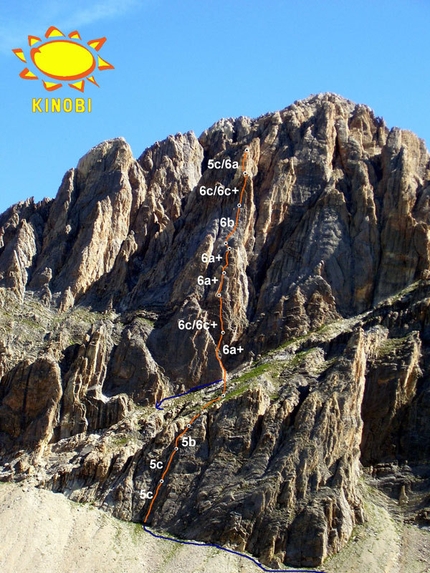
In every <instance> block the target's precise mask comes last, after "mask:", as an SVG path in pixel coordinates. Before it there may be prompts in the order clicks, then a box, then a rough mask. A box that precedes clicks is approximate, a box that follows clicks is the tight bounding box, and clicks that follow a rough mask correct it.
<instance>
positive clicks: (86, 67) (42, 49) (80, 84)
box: [12, 26, 114, 92]
mask: <svg viewBox="0 0 430 573" xmlns="http://www.w3.org/2000/svg"><path fill="white" fill-rule="evenodd" d="M45 38H47V40H42V39H41V38H38V37H37V36H28V45H29V46H30V48H31V49H30V58H31V61H32V62H33V65H34V67H35V68H36V69H37V70H39V72H41V73H42V74H43V77H41V78H39V75H36V73H34V72H33V71H31V70H29V69H28V68H24V69H23V70H22V72H21V73H20V74H19V76H20V77H21V78H22V79H24V80H37V79H41V80H42V83H43V85H44V87H45V89H46V90H48V91H54V90H58V89H59V88H61V87H63V83H64V82H66V83H68V85H69V86H70V87H71V88H74V89H76V90H79V91H80V92H83V91H84V87H85V80H87V81H89V82H91V83H93V84H94V85H96V86H97V87H98V86H99V84H98V83H97V82H96V80H95V78H94V75H93V73H94V70H96V69H97V70H100V71H103V70H113V69H114V67H113V66H112V64H110V63H109V62H106V61H105V60H103V59H102V58H101V57H100V56H99V55H98V53H97V52H98V51H99V50H100V48H101V47H102V46H103V44H104V43H105V42H106V38H98V39H96V40H90V41H89V42H87V43H86V45H85V44H84V43H83V42H82V39H81V36H80V34H79V32H78V31H77V30H75V31H74V32H70V34H69V35H68V36H67V37H66V36H65V35H64V34H63V32H61V31H60V30H59V29H58V28H55V26H51V27H50V28H48V30H47V31H46V33H45ZM87 46H89V47H87ZM12 52H13V53H14V54H15V55H16V56H17V57H18V58H19V59H20V60H21V61H22V62H24V63H27V59H26V57H25V54H24V51H23V50H22V49H21V48H16V49H14V50H12Z"/></svg>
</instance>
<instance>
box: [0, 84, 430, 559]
mask: <svg viewBox="0 0 430 573" xmlns="http://www.w3.org/2000/svg"><path fill="white" fill-rule="evenodd" d="M245 149H248V150H249V151H247V153H246V156H245V157H244V150H245ZM226 158H228V159H229V163H228V165H230V166H231V164H232V163H234V162H237V165H238V167H237V168H236V167H234V168H231V167H228V166H227V167H226V166H225V163H224V167H222V165H223V160H225V159H226ZM214 162H215V163H216V164H219V165H220V166H221V167H220V168H219V169H218V168H214V167H213V163H214ZM218 162H219V163H218ZM242 162H243V164H242ZM211 165H212V167H211ZM428 168H429V156H428V153H427V151H426V149H425V146H424V143H423V142H422V141H420V140H419V139H418V138H416V137H415V136H414V135H413V134H411V133H409V132H405V131H401V130H399V129H397V128H395V129H393V130H388V129H387V127H386V126H385V124H384V122H383V121H382V120H381V119H379V118H375V117H374V115H373V113H372V111H371V110H370V109H369V108H367V107H366V106H362V105H355V104H353V103H352V102H349V101H347V100H344V99H342V98H340V97H339V96H336V95H334V94H324V95H320V96H315V97H312V98H308V99H307V100H304V101H302V102H296V103H295V104H293V105H292V106H290V107H289V108H286V109H285V110H282V111H280V112H277V113H273V114H267V115H265V116H262V117H260V118H257V119H255V120H250V119H248V118H238V119H236V120H232V119H223V120H221V121H220V122H217V123H216V124H215V125H214V126H212V127H211V128H210V129H208V130H207V131H205V132H204V133H203V134H202V135H201V136H200V138H197V137H196V136H195V135H194V134H192V133H187V134H184V135H182V134H179V135H176V136H174V137H169V138H168V139H167V140H165V141H163V142H159V143H156V144H155V145H154V146H152V147H151V148H149V149H147V150H146V151H145V152H144V153H143V154H142V155H141V157H140V158H139V159H138V160H135V159H134V158H133V157H132V154H131V150H130V148H129V146H128V145H127V143H126V142H125V141H124V140H123V139H121V138H119V139H115V140H111V141H108V142H104V143H102V144H100V145H98V146H97V147H95V148H94V149H92V150H91V151H90V152H89V153H88V154H87V155H85V156H84V157H83V158H82V159H81V160H80V161H79V163H78V166H77V167H76V168H75V169H71V170H70V171H69V172H68V173H66V175H65V177H64V179H63V182H62V184H61V186H60V189H59V191H58V195H57V198H56V199H55V200H45V201H42V202H41V203H38V204H34V202H33V201H32V200H29V201H27V202H24V203H20V204H18V205H16V206H14V207H11V208H10V209H9V210H8V211H6V213H4V214H3V215H2V216H0V236H1V242H0V286H1V287H3V288H2V290H1V291H0V328H1V333H2V336H4V341H3V344H2V346H1V347H0V373H1V379H0V454H1V456H2V470H1V472H0V479H5V480H8V479H9V480H12V479H28V480H29V481H30V482H31V483H34V484H37V485H38V486H43V487H47V488H50V489H53V490H54V491H61V492H64V493H66V494H67V495H69V496H70V497H71V498H72V499H75V500H77V501H91V502H94V503H96V504H97V505H99V506H100V507H103V508H104V509H105V510H106V511H110V512H112V513H114V514H115V515H116V516H118V517H121V518H123V519H133V520H136V521H142V520H143V519H144V518H145V515H147V512H148V503H147V500H145V499H143V498H142V496H141V493H142V492H147V491H155V489H156V488H157V484H158V483H159V479H160V475H159V473H157V472H154V471H153V470H151V467H150V464H149V462H150V460H151V459H152V460H156V461H159V462H162V464H163V467H164V465H165V464H166V463H167V460H168V459H169V456H170V455H171V450H172V447H173V444H174V443H175V439H176V438H177V436H178V435H179V434H180V433H181V432H182V431H183V430H184V428H186V426H187V424H188V422H189V420H190V419H192V418H193V416H195V415H196V414H197V413H198V412H199V411H201V410H200V409H201V408H202V406H203V404H205V403H206V402H208V401H209V400H210V399H211V398H212V397H213V396H218V395H219V393H220V389H219V388H216V387H209V386H208V387H206V388H204V389H202V390H201V391H198V392H195V393H190V394H187V395H185V396H178V395H182V394H184V393H185V392H186V391H187V390H189V389H191V388H192V387H193V386H196V385H204V384H207V383H212V382H213V381H215V380H219V379H220V378H221V377H222V368H221V364H220V362H219V360H218V359H217V356H216V345H217V342H218V340H219V335H220V305H219V300H218V298H217V297H216V296H215V294H216V290H217V288H218V286H217V284H216V282H212V281H211V282H210V284H208V283H205V282H204V281H202V280H200V281H199V280H198V277H201V278H210V279H212V278H214V277H215V278H217V277H220V276H221V272H222V268H223V267H224V266H225V259H223V257H220V258H217V255H218V254H220V253H223V252H224V242H225V240H226V237H227V235H228V233H229V229H231V227H229V226H228V225H226V224H225V221H226V218H231V219H232V220H233V218H234V216H235V213H236V210H235V209H236V204H237V201H238V198H237V196H234V195H227V194H226V193H222V194H219V195H216V194H214V195H208V194H207V193H204V192H202V189H214V188H215V187H216V186H218V188H219V186H222V187H223V189H225V188H229V189H235V188H239V189H241V186H242V185H243V180H244V178H243V170H246V172H247V173H248V174H249V175H248V180H247V183H246V186H245V188H244V194H243V200H242V205H241V213H240V219H239V220H238V221H239V222H238V226H237V229H236V231H235V233H234V235H233V236H232V237H231V239H230V240H229V245H230V246H231V248H232V250H231V253H230V257H229V265H228V268H227V267H226V275H225V278H224V286H223V296H222V299H223V305H222V319H223V324H224V329H225V337H224V339H223V343H225V344H226V345H227V346H228V347H230V346H234V347H239V346H240V347H241V348H242V351H241V352H240V353H236V354H234V353H229V354H225V355H223V364H224V365H225V367H226V369H227V371H228V386H227V393H226V396H225V398H223V400H222V401H219V402H216V403H214V404H213V406H212V407H211V408H204V410H203V411H201V413H200V416H198V418H196V422H195V424H193V427H192V428H191V430H190V436H191V437H192V439H193V440H195V445H194V446H192V447H189V448H187V447H185V446H184V447H181V448H180V450H181V451H180V453H179V454H178V456H177V457H176V458H175V460H174V461H173V463H172V464H171V473H170V474H169V477H168V480H166V483H165V485H164V487H163V488H161V490H160V495H159V496H158V497H157V499H156V502H155V504H154V511H153V513H152V514H151V518H150V525H151V526H153V527H156V528H160V529H167V530H168V531H170V532H171V533H173V534H175V535H178V536H182V537H184V538H197V539H201V540H206V541H211V542H218V543H223V544H228V545H231V546H233V547H236V548H237V549H238V550H239V551H242V550H246V551H249V552H251V553H252V554H253V555H255V556H257V557H258V558H259V559H261V560H262V562H264V563H267V564H269V565H270V566H272V567H280V566H281V564H282V563H287V564H291V565H296V566H317V565H318V564H320V563H321V562H322V561H324V559H325V558H326V557H327V556H329V555H331V554H332V553H334V552H337V551H339V550H340V549H341V548H342V546H343V545H344V544H345V543H346V541H347V540H348V538H349V536H350V534H351V532H352V529H353V527H354V526H355V525H356V524H359V523H360V522H361V521H362V520H363V519H364V516H363V508H362V504H361V496H360V488H359V477H360V472H361V466H360V461H361V463H362V464H363V465H364V466H366V467H367V466H368V467H369V468H371V467H372V468H373V470H370V469H369V471H373V472H374V474H375V476H377V477H378V476H379V473H380V469H378V467H379V465H380V464H381V463H384V464H388V465H387V466H384V468H385V467H391V465H393V464H395V463H397V464H399V463H400V464H406V461H408V463H409V464H411V468H410V473H411V475H412V474H413V475H416V476H418V474H419V477H417V480H418V479H419V480H421V481H420V487H421V489H422V490H424V489H425V487H427V486H426V483H427V482H426V481H425V480H426V479H427V478H425V476H424V473H423V472H422V471H421V470H420V472H421V473H419V472H418V469H417V468H418V466H420V467H421V466H423V465H425V464H426V463H427V462H428V459H429V457H430V441H429V440H428V439H427V436H428V435H430V432H429V421H428V420H429V419H430V418H429V416H428V414H429V412H430V399H429V396H430V390H429V389H430V386H429V380H430V378H429V376H428V363H429V362H428V358H429V348H430V339H429V326H428V325H429V316H430V314H429V305H428V300H429V297H428V293H429V284H428V278H429V275H428V268H429V239H428V233H429V228H428V225H429V224H430V220H429V210H428V193H429V188H430V187H429V171H428ZM223 221H224V223H223ZM211 257H212V258H211ZM180 321H184V322H186V323H187V322H188V323H189V324H196V323H200V324H205V325H206V324H207V325H211V324H215V326H214V327H212V326H211V327H205V328H197V329H195V330H191V331H189V330H187V329H181V328H179V324H180ZM171 396H178V398H175V400H174V401H169V402H165V403H164V410H156V409H155V408H154V406H155V404H157V403H158V402H160V401H161V400H163V398H166V397H171ZM390 464H391V465H390ZM408 467H409V466H408ZM381 471H386V469H383V470H381ZM390 471H391V470H390ZM402 471H403V470H402ZM407 471H409V470H407ZM378 472H379V473H378ZM414 472H415V473H414ZM29 476H30V477H29ZM396 476H397V477H396ZM423 476H424V477H423ZM390 479H392V481H391V482H390V484H391V485H390V486H389V487H390V488H391V490H390V491H392V492H394V494H393V495H397V494H398V490H399V488H401V487H402V486H403V487H406V486H405V483H406V482H405V480H406V479H408V480H409V481H408V482H407V483H408V484H409V485H408V487H412V486H411V485H410V484H411V483H413V479H412V478H411V477H410V476H409V477H407V478H406V477H405V476H404V475H403V474H402V475H401V476H400V477H399V475H398V474H396V473H395V472H394V474H393V476H392V478H390ZM399 480H403V482H405V483H403V482H402V483H400V481H399ZM393 484H394V485H393ZM384 487H385V486H384ZM387 487H388V486H387ZM396 492H397V493H396ZM411 503H412V502H411ZM415 510H416V507H415V506H413V505H411V507H410V515H412V516H413V515H415V514H414V512H415ZM408 511H409V510H408Z"/></svg>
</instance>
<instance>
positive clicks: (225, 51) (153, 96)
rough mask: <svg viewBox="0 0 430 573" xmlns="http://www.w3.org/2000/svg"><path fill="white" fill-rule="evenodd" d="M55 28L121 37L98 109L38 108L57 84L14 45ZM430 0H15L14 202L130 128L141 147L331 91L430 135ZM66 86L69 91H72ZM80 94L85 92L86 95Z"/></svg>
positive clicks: (2, 177) (10, 187) (5, 193)
mask: <svg viewBox="0 0 430 573" xmlns="http://www.w3.org/2000/svg"><path fill="white" fill-rule="evenodd" d="M50 26H57V27H58V28H60V29H61V30H62V31H63V32H64V33H65V34H68V33H69V32H71V31H72V30H75V29H78V30H79V32H80V34H81V36H82V39H83V40H85V41H88V40H91V39H93V38H98V37H101V36H106V37H107V42H106V43H105V45H104V46H103V47H102V49H101V51H100V55H101V56H102V57H103V58H104V59H106V60H108V61H109V62H111V63H112V64H113V65H114V66H115V70H109V71H103V72H97V73H96V79H97V81H98V83H99V85H100V88H97V87H96V86H93V85H87V87H86V89H85V93H84V96H85V97H91V98H92V100H93V111H92V113H91V114H75V113H71V114H64V113H63V114H55V115H53V114H33V113H31V99H32V98H33V97H36V98H39V97H63V98H65V97H79V95H80V94H79V93H78V92H76V91H74V90H71V89H70V88H68V87H64V88H62V89H61V90H58V91H57V92H55V93H52V94H49V93H48V92H46V91H45V90H44V88H43V86H42V84H41V82H40V81H38V80H37V81H24V80H22V79H20V78H19V76H18V74H19V72H20V71H21V70H22V69H23V67H24V64H22V62H20V61H19V60H18V58H17V57H16V56H15V55H14V54H13V53H12V51H11V50H12V49H13V48H20V47H21V48H23V49H24V50H27V52H28V49H27V48H28V45H27V36H28V35H35V36H39V37H43V34H44V33H45V31H46V30H47V28H49V27H50ZM429 26H430V2H428V0H390V1H388V0H373V1H370V0H369V1H368V0H355V1H353V0H325V1H323V0H306V1H304V0H303V1H302V0H295V1H289V0H265V1H263V0H261V1H257V0H228V1H227V0H181V1H174V0H170V1H168V0H121V2H120V1H119V0H95V1H94V2H91V3H88V2H87V1H84V0H74V1H73V2H67V1H65V0H40V1H39V2H37V1H35V0H32V1H31V2H30V1H29V0H23V1H18V2H16V3H12V2H8V1H6V0H3V2H2V4H1V5H0V65H1V72H2V73H1V77H0V84H1V90H0V94H1V95H0V102H1V107H0V118H1V120H0V129H1V133H2V138H1V143H0V161H1V169H0V212H2V211H3V210H5V209H6V208H7V207H8V206H10V205H11V204H13V203H15V202H17V201H20V200H23V199H25V198H27V197H30V196H34V197H35V199H36V200H40V199H41V198H43V197H45V196H48V197H54V196H55V195H56V192H57V189H58V186H59V185H60V183H61V179H62V176H63V174H64V173H65V171H66V170H67V169H69V168H70V167H73V166H75V165H76V163H77V161H78V160H79V158H80V157H81V156H82V155H84V154H85V153H86V152H87V151H88V150H89V149H90V148H91V147H92V146H94V145H96V144H97V143H99V142H100V141H103V140H105V139H109V138H112V137H117V136H123V137H125V139H126V140H127V141H128V142H129V143H130V145H131V147H132V149H133V153H134V155H135V156H136V157H138V156H139V155H140V154H141V153H142V151H143V150H144V149H145V148H146V147H148V146H150V145H152V143H154V142H155V141H157V140H160V139H164V138H165V137H167V136H168V135H169V134H174V133H177V132H186V131H188V130H193V131H195V132H196V133H197V134H198V135H199V134H200V133H201V132H202V131H203V130H204V129H206V128H207V127H209V126H210V125H212V124H213V123H214V122H215V121H217V120H218V119H220V118H221V117H236V116H239V115H247V116H250V117H257V116H259V115H261V114H263V113H266V112H268V111H275V110H277V109H282V108H284V107H286V106H288V105H289V104H291V103H292V102H293V101H294V100H297V99H302V98H305V97H307V96H309V95H310V94H315V93H318V92H324V91H331V92H336V93H338V94H340V95H342V96H344V97H347V98H349V99H352V100H353V101H355V102H357V103H365V104H367V105H369V106H370V107H371V108H373V109H374V111H375V113H376V115H379V116H382V117H384V119H385V121H386V123H387V124H388V126H389V127H393V126H398V127H401V128H404V129H410V130H412V131H414V132H415V133H417V134H418V135H419V136H420V137H422V138H423V139H425V140H426V142H427V144H428V145H429V142H430V114H429V102H430V80H429V74H430V71H429V59H430V58H429V55H430V47H429V41H428V29H429ZM60 92H61V93H60ZM72 92H73V93H72Z"/></svg>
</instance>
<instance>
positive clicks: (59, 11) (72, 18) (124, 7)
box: [0, 0, 142, 54]
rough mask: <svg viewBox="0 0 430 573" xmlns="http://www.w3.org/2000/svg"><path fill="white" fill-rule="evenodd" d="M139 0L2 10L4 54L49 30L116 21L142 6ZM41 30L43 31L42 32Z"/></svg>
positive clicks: (50, 0) (50, 2)
mask: <svg viewBox="0 0 430 573" xmlns="http://www.w3.org/2000/svg"><path fill="white" fill-rule="evenodd" d="M141 5H142V2H141V1H140V2H139V0H122V1H119V0H98V1H96V2H94V3H93V4H90V5H89V4H88V0H74V2H73V4H70V3H66V2H64V0H43V1H41V2H38V3H35V2H34V1H33V0H31V1H30V0H24V1H22V2H19V3H18V2H17V3H16V4H15V3H14V4H13V5H12V6H11V5H10V4H9V5H8V6H6V3H5V4H4V5H3V6H2V7H0V22H1V23H0V53H3V54H4V53H7V54H10V51H11V50H12V49H13V48H18V47H22V46H21V44H23V42H25V39H26V38H27V35H28V34H34V35H37V34H38V33H39V34H41V33H42V32H44V31H45V30H44V29H43V28H44V27H45V28H46V27H47V26H58V28H60V29H61V27H63V28H65V31H68V29H69V28H70V29H72V28H73V29H76V28H78V27H79V26H85V25H88V24H92V23H94V22H97V21H100V20H104V19H106V18H113V17H115V16H119V15H120V14H124V13H125V12H128V11H129V10H131V9H132V8H135V7H138V6H141ZM40 28H42V29H43V30H42V31H41V30H40Z"/></svg>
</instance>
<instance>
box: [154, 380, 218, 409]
mask: <svg viewBox="0 0 430 573" xmlns="http://www.w3.org/2000/svg"><path fill="white" fill-rule="evenodd" d="M222 381H223V380H222V379H221V380H215V381H214V382H208V383H207V384H200V385H199V386H193V387H192V388H190V389H189V390H187V391H186V392H182V394H175V395H174V396H167V398H163V399H162V400H160V401H159V402H156V404H155V407H156V408H157V410H164V408H160V406H161V404H162V403H163V402H165V401H166V400H173V399H174V398H179V397H180V396H186V395H187V394H191V392H197V390H202V389H203V388H208V387H209V386H213V385H214V384H220V383H221V382H222Z"/></svg>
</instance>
